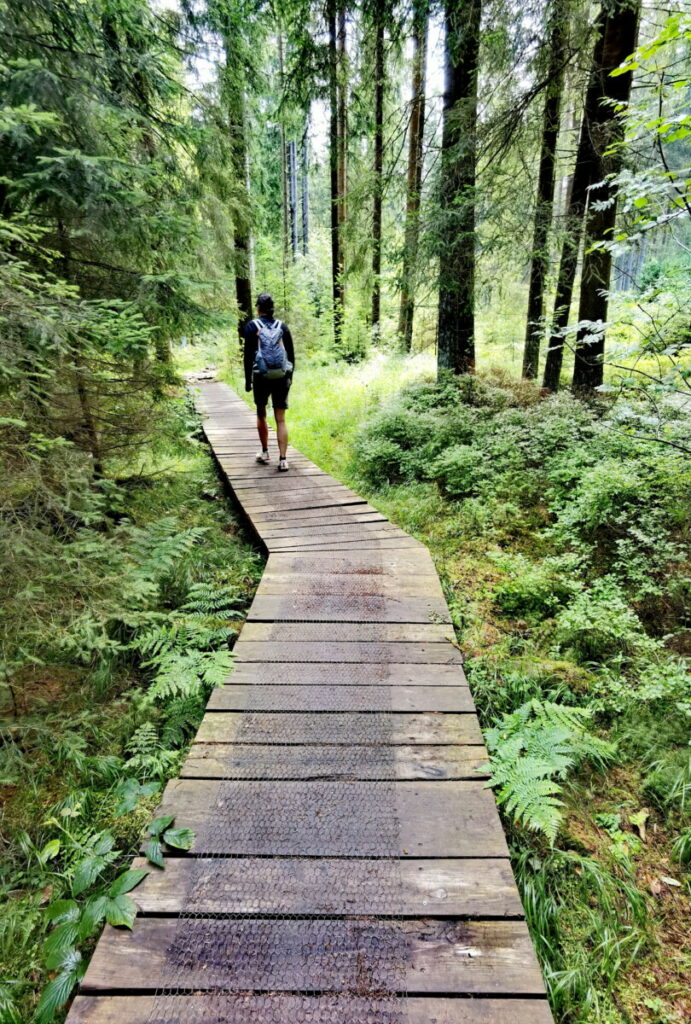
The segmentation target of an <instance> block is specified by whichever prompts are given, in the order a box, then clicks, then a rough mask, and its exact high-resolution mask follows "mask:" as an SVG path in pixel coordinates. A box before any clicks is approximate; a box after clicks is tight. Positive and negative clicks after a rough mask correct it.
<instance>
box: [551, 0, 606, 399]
mask: <svg viewBox="0 0 691 1024" xmlns="http://www.w3.org/2000/svg"><path fill="white" fill-rule="evenodd" d="M606 2H607V0H605V3H606ZM606 20H607V18H606V12H605V7H604V4H603V8H602V10H601V11H600V14H599V16H598V19H597V21H596V24H595V32H596V35H595V45H594V48H593V58H592V65H591V71H590V78H589V80H588V88H587V91H586V95H585V102H584V105H583V114H582V117H581V130H580V133H579V137H578V148H577V150H576V160H575V163H574V168H573V175H572V176H571V187H570V189H569V194H568V199H567V204H566V216H565V218H564V239H563V242H562V247H561V256H560V259H559V271H558V274H557V284H556V290H555V295H554V311H553V314H552V321H551V324H550V338H549V345H548V347H547V358H546V360H545V372H544V377H543V382H542V384H543V387H544V388H545V389H546V390H548V391H558V390H559V379H560V377H561V368H562V362H563V359H564V331H565V330H566V326H567V324H568V322H569V314H570V311H571V299H572V297H573V286H574V281H575V278H576V267H577V266H578V252H579V249H580V245H581V236H582V234H583V216H584V213H585V207H586V202H587V199H588V186H589V185H590V183H591V181H594V180H595V179H594V178H593V174H594V164H595V151H594V149H593V139H592V132H591V121H592V119H593V117H594V116H595V113H596V111H597V105H598V101H599V97H600V80H599V77H598V69H599V68H600V67H601V66H602V57H603V53H604V28H605V24H606Z"/></svg>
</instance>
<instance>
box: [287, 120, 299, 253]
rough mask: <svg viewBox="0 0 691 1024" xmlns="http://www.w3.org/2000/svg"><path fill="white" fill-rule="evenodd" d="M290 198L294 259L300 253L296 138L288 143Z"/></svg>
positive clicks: (291, 244) (291, 247) (291, 239)
mask: <svg viewBox="0 0 691 1024" xmlns="http://www.w3.org/2000/svg"><path fill="white" fill-rule="evenodd" d="M288 179H289V188H288V198H289V209H290V249H291V252H292V254H293V259H295V257H296V256H297V254H298V170H297V150H296V146H295V140H294V139H291V140H290V142H289V143H288Z"/></svg>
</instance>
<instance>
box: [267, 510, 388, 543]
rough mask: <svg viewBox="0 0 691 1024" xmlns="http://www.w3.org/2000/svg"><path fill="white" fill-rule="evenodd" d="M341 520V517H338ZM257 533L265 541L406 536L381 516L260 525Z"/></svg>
mask: <svg viewBox="0 0 691 1024" xmlns="http://www.w3.org/2000/svg"><path fill="white" fill-rule="evenodd" d="M339 518H340V519H342V518H343V517H342V516H341V517H339ZM259 532H260V533H261V535H262V537H263V538H264V539H265V540H284V539H286V538H288V539H290V538H292V537H297V538H301V539H303V538H310V539H314V537H315V535H316V536H318V537H319V538H320V539H323V538H325V537H329V538H332V537H333V538H337V537H343V538H348V539H350V538H354V539H357V537H365V536H369V535H370V534H371V535H374V536H377V537H379V536H383V535H385V534H397V535H402V536H404V537H406V536H407V534H405V533H403V531H402V530H400V529H399V528H398V527H397V526H395V525H394V524H393V523H390V522H389V521H388V519H384V517H383V516H378V517H377V518H376V519H369V520H364V521H363V519H362V517H359V518H358V519H357V520H355V521H352V522H346V523H343V522H338V523H327V522H325V521H320V522H319V523H318V524H315V523H314V522H312V523H308V524H307V525H306V526H305V525H302V526H298V525H296V524H294V523H285V524H284V525H283V526H280V527H277V526H273V527H268V528H267V527H266V526H264V525H262V526H261V527H260V528H259Z"/></svg>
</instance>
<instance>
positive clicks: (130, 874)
mask: <svg viewBox="0 0 691 1024" xmlns="http://www.w3.org/2000/svg"><path fill="white" fill-rule="evenodd" d="M148 874H149V872H148V871H145V870H142V869H141V868H139V869H137V870H136V871H125V872H123V874H121V875H118V877H117V878H116V879H115V881H114V882H113V884H112V885H111V887H110V889H109V890H108V895H109V896H111V897H114V896H122V895H123V894H124V893H126V892H130V891H131V890H132V889H134V888H135V886H137V885H139V883H140V882H141V881H143V879H145V878H146V876H147V875H148Z"/></svg>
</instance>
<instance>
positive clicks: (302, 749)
mask: <svg viewBox="0 0 691 1024" xmlns="http://www.w3.org/2000/svg"><path fill="white" fill-rule="evenodd" d="M486 764H487V754H486V752H485V749H484V747H481V746H460V745H455V746H449V745H447V746H423V745H422V744H416V745H414V746H390V747H381V746H358V745H357V744H355V743H351V744H349V745H348V755H347V757H345V758H344V756H343V750H342V748H341V749H339V747H338V746H336V745H328V746H324V745H320V744H314V743H312V744H308V745H305V746H299V745H296V744H286V745H285V746H283V745H280V744H279V745H276V744H275V743H269V744H261V743H249V744H247V743H238V742H232V743H223V742H219V743H213V742H209V741H206V740H205V741H204V742H202V743H193V744H192V746H191V748H190V752H189V754H188V755H187V757H186V759H185V762H184V764H183V766H182V769H181V771H180V777H181V778H183V779H328V780H336V779H349V780H352V779H355V780H360V781H375V782H376V781H381V780H386V779H394V780H405V779H480V778H487V773H486V771H483V770H481V769H483V766H485V765H486Z"/></svg>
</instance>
